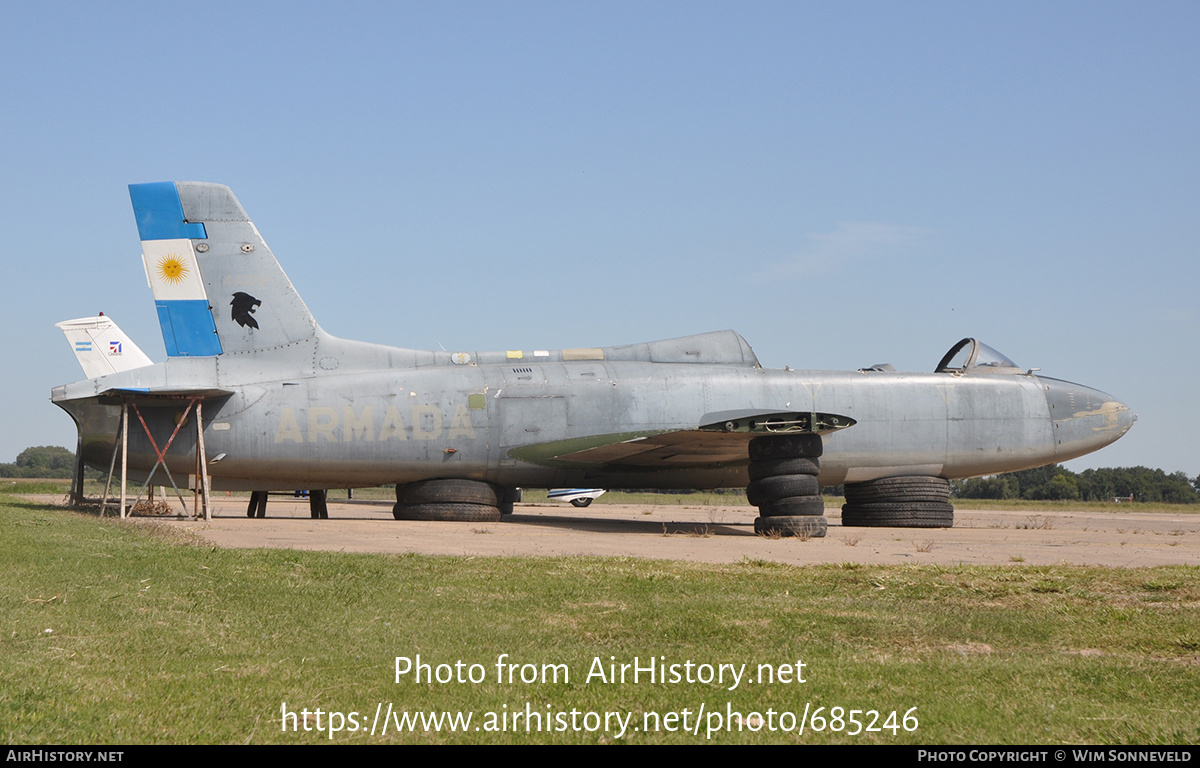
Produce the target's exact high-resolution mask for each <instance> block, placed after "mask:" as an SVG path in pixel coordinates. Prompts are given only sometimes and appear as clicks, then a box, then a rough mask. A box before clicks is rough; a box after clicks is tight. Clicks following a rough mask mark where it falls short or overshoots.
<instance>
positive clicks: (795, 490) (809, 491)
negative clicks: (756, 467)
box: [746, 475, 821, 507]
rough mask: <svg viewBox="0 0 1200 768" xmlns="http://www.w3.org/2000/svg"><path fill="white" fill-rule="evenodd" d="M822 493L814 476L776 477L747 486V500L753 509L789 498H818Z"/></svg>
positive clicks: (756, 481)
mask: <svg viewBox="0 0 1200 768" xmlns="http://www.w3.org/2000/svg"><path fill="white" fill-rule="evenodd" d="M820 492H821V487H820V486H819V485H817V478H816V477H814V476H812V475H776V476H774V477H764V478H763V479H761V480H752V481H751V482H750V485H748V486H746V500H747V501H749V502H750V506H752V507H761V506H762V505H763V504H770V503H771V502H773V501H778V500H779V499H784V498H787V497H788V496H816V495H817V494H819V493H820Z"/></svg>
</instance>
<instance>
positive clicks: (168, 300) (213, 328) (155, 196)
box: [129, 181, 317, 357]
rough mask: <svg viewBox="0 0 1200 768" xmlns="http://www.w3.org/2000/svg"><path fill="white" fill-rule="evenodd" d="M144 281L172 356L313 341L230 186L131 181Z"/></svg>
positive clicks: (299, 306) (308, 318) (298, 304)
mask: <svg viewBox="0 0 1200 768" xmlns="http://www.w3.org/2000/svg"><path fill="white" fill-rule="evenodd" d="M129 197H130V200H132V202H133V210H134V215H135V217H136V218H137V225H138V234H139V235H140V237H141V240H142V261H143V264H144V266H145V268H146V280H147V281H148V282H149V283H150V289H151V290H152V291H153V293H154V304H155V308H156V309H157V311H158V320H159V324H160V326H161V327H162V334H163V342H164V344H165V345H166V348H167V354H168V355H169V356H171V357H194V356H206V355H220V354H236V353H246V352H253V351H261V350H267V349H277V348H281V347H286V346H288V345H291V344H295V343H297V342H301V341H304V340H306V339H310V338H312V337H313V336H314V335H315V334H316V330H317V324H316V321H315V320H314V319H313V316H312V314H311V313H310V312H309V311H308V307H307V306H305V304H304V301H303V300H302V299H301V298H300V295H299V294H298V293H296V289H295V288H294V287H293V286H292V283H291V281H290V280H288V278H287V275H285V274H284V273H283V270H282V269H281V268H280V266H279V262H278V261H276V260H275V256H274V255H273V254H272V253H271V250H270V249H269V248H268V247H267V244H266V243H265V242H264V241H263V239H262V236H261V235H260V234H259V233H258V230H257V229H256V228H255V226H254V223H253V222H251V221H250V218H249V217H248V216H247V215H246V211H245V210H244V209H243V208H242V205H241V203H239V202H238V200H237V198H236V197H234V195H233V192H232V191H231V190H230V189H229V187H226V186H222V185H220V184H205V183H200V182H190V181H187V182H184V181H180V182H169V181H168V182H158V183H154V184H130V185H129Z"/></svg>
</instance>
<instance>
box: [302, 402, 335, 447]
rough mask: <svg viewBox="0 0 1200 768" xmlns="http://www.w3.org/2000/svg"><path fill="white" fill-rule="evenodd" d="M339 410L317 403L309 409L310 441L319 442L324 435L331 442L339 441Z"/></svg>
mask: <svg viewBox="0 0 1200 768" xmlns="http://www.w3.org/2000/svg"><path fill="white" fill-rule="evenodd" d="M337 421H338V417H337V411H335V410H334V409H332V408H330V407H328V406H325V405H315V406H312V407H311V408H309V409H308V442H310V443H315V442H318V441H319V440H320V439H321V438H322V437H324V438H325V439H326V440H328V441H329V442H331V443H336V442H337V435H335V434H333V430H335V429H337Z"/></svg>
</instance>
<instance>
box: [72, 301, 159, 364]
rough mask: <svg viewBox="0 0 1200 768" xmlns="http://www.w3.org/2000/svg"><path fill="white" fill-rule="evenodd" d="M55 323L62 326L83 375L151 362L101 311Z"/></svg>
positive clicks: (152, 362)
mask: <svg viewBox="0 0 1200 768" xmlns="http://www.w3.org/2000/svg"><path fill="white" fill-rule="evenodd" d="M55 327H56V328H61V329H62V332H63V335H65V336H66V337H67V343H69V344H70V345H71V349H73V350H74V351H75V359H76V360H78V361H79V365H80V367H81V368H83V375H84V376H87V377H88V378H89V379H94V378H96V377H97V376H107V375H108V374H110V373H120V372H121V371H130V370H133V369H134V368H141V367H142V366H146V365H153V364H154V361H153V360H151V359H150V358H149V357H147V356H146V353H145V352H142V350H141V349H139V348H138V345H137V344H134V343H133V342H132V341H130V339H129V337H128V336H126V335H125V332H124V331H122V330H121V329H120V328H118V327H117V324H116V323H114V322H113V321H112V320H110V319H108V318H107V317H104V316H103V315H100V316H98V317H81V318H79V319H78V320H64V321H62V322H61V323H56V324H55Z"/></svg>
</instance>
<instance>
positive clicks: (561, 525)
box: [153, 497, 1200, 568]
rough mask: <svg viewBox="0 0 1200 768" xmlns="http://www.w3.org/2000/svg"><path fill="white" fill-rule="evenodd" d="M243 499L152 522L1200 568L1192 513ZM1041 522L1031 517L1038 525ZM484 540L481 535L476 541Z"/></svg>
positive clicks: (706, 554)
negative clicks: (778, 527)
mask: <svg viewBox="0 0 1200 768" xmlns="http://www.w3.org/2000/svg"><path fill="white" fill-rule="evenodd" d="M245 511H246V500H245V499H243V498H236V497H235V498H230V499H225V500H222V499H220V498H218V499H217V501H216V503H215V505H214V517H213V520H212V522H209V523H205V522H203V521H190V520H169V519H165V518H163V517H155V518H153V521H154V522H155V523H156V524H158V525H163V524H166V525H170V526H178V527H179V528H181V529H184V530H187V531H189V532H192V533H194V534H195V535H197V536H200V537H202V538H203V539H205V540H207V541H210V542H212V543H214V544H217V545H219V546H222V547H269V548H288V549H311V550H334V551H346V552H419V553H423V554H444V555H474V556H484V557H502V556H514V555H534V556H562V555H605V556H614V555H615V556H627V557H642V558H655V559H669V560H690V561H698V562H718V563H727V562H738V561H741V560H743V559H748V560H756V559H761V560H770V561H776V562H781V563H791V564H796V565H805V564H814V563H844V562H856V563H871V564H894V563H931V564H932V563H936V564H943V565H958V564H967V565H1012V566H1018V565H1056V564H1062V563H1067V564H1073V565H1104V566H1115V567H1125V568H1133V567H1143V566H1155V565H1192V564H1195V563H1197V562H1200V536H1198V535H1197V534H1198V533H1200V517H1197V516H1196V515H1188V514H1168V513H1119V512H1088V511H1078V512H1075V511H1061V510H1055V512H1054V515H1053V522H1052V523H1051V524H1049V525H1037V524H1031V523H1030V514H1029V512H1028V511H1027V510H1026V511H1012V512H1009V511H998V510H987V511H972V510H969V509H956V510H955V523H954V527H953V528H945V529H906V528H850V527H846V528H844V527H842V525H841V512H840V510H838V509H837V508H833V507H831V508H829V509H827V510H826V517H827V518H828V520H829V534H828V536H826V537H825V538H823V539H808V540H806V541H801V540H798V539H787V538H784V539H766V538H762V537H760V536H756V535H755V533H754V518H755V516H756V515H757V512H756V511H755V510H754V508H752V507H749V506H729V507H680V506H642V505H617V504H612V505H610V504H594V505H592V506H591V507H589V508H588V509H586V510H579V509H575V508H573V507H570V506H567V505H559V504H518V505H517V507H516V511H515V513H514V514H513V515H510V516H507V517H506V518H505V519H504V521H503V522H500V523H487V524H480V523H431V522H412V521H403V522H402V521H397V520H394V519H393V518H392V512H391V503H390V502H377V501H341V502H330V503H329V519H328V520H313V519H311V517H310V516H309V512H308V503H307V501H306V500H303V499H296V500H292V499H288V498H286V497H285V498H278V499H276V498H272V499H271V502H270V506H269V507H268V508H267V515H268V517H267V518H266V519H263V520H257V519H249V518H247V517H246V513H245ZM1036 522H1041V521H1036ZM481 534H488V535H481Z"/></svg>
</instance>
